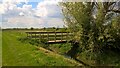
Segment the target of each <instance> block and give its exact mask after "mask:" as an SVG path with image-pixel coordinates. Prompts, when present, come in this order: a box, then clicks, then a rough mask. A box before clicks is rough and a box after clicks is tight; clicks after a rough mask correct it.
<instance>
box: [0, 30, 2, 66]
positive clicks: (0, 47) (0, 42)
mask: <svg viewBox="0 0 120 68" xmlns="http://www.w3.org/2000/svg"><path fill="white" fill-rule="evenodd" d="M1 66H2V31H1V30H0V67H1Z"/></svg>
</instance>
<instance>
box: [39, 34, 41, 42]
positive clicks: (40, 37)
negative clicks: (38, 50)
mask: <svg viewBox="0 0 120 68" xmlns="http://www.w3.org/2000/svg"><path fill="white" fill-rule="evenodd" d="M40 38H41V33H39V41H41V40H40Z"/></svg>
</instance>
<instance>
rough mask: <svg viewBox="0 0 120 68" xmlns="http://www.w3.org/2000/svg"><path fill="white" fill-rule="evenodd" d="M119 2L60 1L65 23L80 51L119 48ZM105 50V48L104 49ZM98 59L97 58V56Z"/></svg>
mask: <svg viewBox="0 0 120 68" xmlns="http://www.w3.org/2000/svg"><path fill="white" fill-rule="evenodd" d="M118 3H119V2H65V3H60V5H61V6H62V12H63V15H64V19H65V20H64V21H65V24H67V26H68V28H69V29H70V30H71V32H73V34H74V35H73V38H74V40H76V41H78V42H79V43H80V47H81V49H82V51H90V52H92V53H95V55H98V54H100V53H101V52H102V51H103V49H104V48H106V47H107V46H108V45H110V47H111V48H113V47H114V48H118V49H120V45H119V44H118V43H119V41H120V39H119V38H120V22H119V19H120V7H117V5H118ZM104 50H105V49H104ZM97 59H98V58H97Z"/></svg>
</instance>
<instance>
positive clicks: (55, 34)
mask: <svg viewBox="0 0 120 68" xmlns="http://www.w3.org/2000/svg"><path fill="white" fill-rule="evenodd" d="M55 42H56V31H55Z"/></svg>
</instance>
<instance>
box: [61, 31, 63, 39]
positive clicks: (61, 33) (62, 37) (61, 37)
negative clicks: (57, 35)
mask: <svg viewBox="0 0 120 68" xmlns="http://www.w3.org/2000/svg"><path fill="white" fill-rule="evenodd" d="M62 40H63V32H61V41H62Z"/></svg>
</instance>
